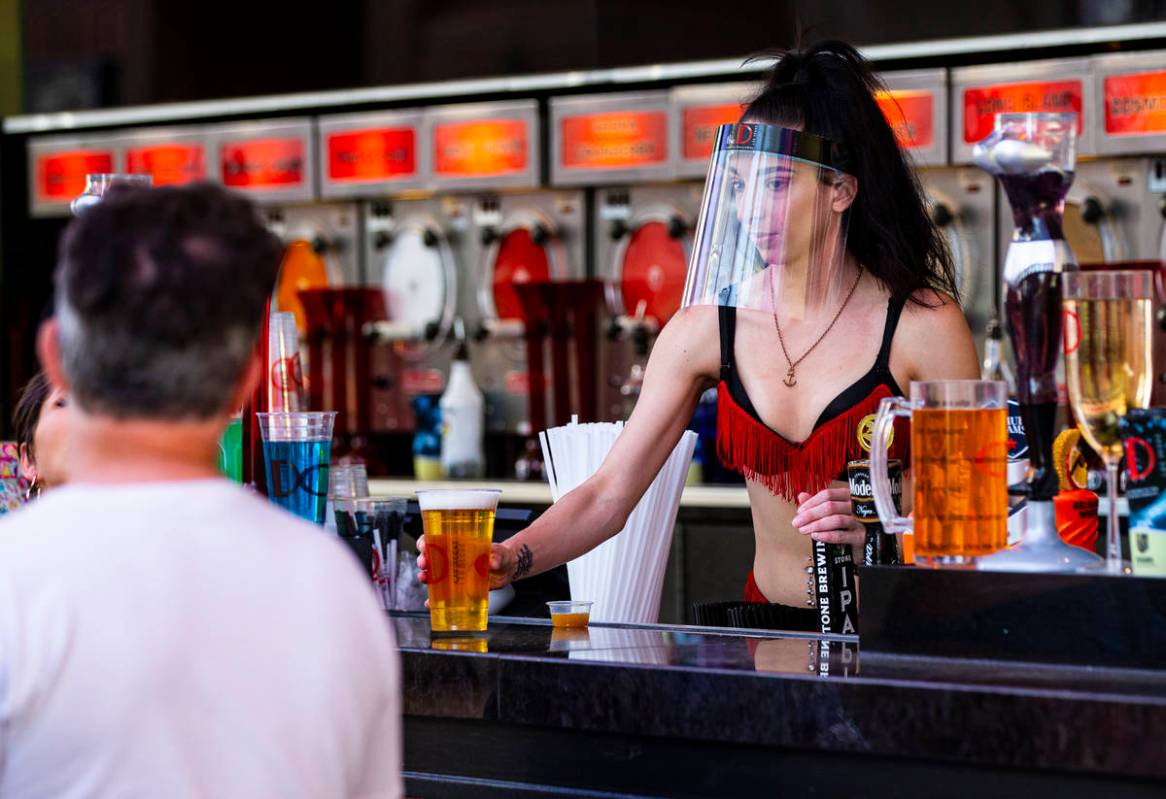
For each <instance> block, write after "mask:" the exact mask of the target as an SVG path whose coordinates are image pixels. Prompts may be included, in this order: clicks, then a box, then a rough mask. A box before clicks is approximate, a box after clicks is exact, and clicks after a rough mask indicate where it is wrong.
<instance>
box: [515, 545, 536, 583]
mask: <svg viewBox="0 0 1166 799" xmlns="http://www.w3.org/2000/svg"><path fill="white" fill-rule="evenodd" d="M532 566H534V554H533V553H532V552H531V551H530V547H528V546H527V545H526V544H523V545H522V547H521V548H520V549H519V550H518V563H517V564H516V565H515V567H514V579H515V580H517V579H519V578H521V577H525V576H526V575H527V574H529V573H530V569H531V567H532Z"/></svg>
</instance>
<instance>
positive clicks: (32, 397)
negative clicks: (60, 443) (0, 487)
mask: <svg viewBox="0 0 1166 799" xmlns="http://www.w3.org/2000/svg"><path fill="white" fill-rule="evenodd" d="M51 390H52V388H51V386H49V378H48V376H47V375H45V373H44V372H37V373H36V374H35V375H33V377H32V379H31V380H29V381H28V383H27V384H26V385H25V387H24V390H23V391H21V393H20V399H19V400H17V402H16V409H15V410H14V411H13V412H12V426H13V428H14V432H15V434H16V442H17V443H18V444H21V445H23V446H24V447H25V449H26V451H27V452H28V459H29V460H30V461H32V462H33V463H35V462H36V453H35V451H34V450H33V439H34V438H35V437H36V425H37V422H39V421H40V412H41V408H43V407H44V404H45V400H46V399H48V398H49V392H50V391H51Z"/></svg>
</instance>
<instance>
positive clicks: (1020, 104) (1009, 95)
mask: <svg viewBox="0 0 1166 799" xmlns="http://www.w3.org/2000/svg"><path fill="white" fill-rule="evenodd" d="M1081 92H1082V88H1081V81H1079V80H1053V81H1036V82H1033V83H1006V84H1002V85H999V86H973V87H971V88H968V89H964V97H963V101H964V131H963V136H964V142H965V143H966V144H975V143H976V142H978V141H980V140H981V139H983V138H984V137H985V136H987V135H988V134H989V133H991V132H992V129H993V127H994V126H995V124H996V119H995V117H996V114H1002V113H1008V112H1022V113H1023V112H1030V111H1047V112H1055V113H1063V112H1069V111H1073V112H1076V114H1077V132H1078V133H1080V132H1081V123H1082V120H1081Z"/></svg>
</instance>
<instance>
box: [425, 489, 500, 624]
mask: <svg viewBox="0 0 1166 799" xmlns="http://www.w3.org/2000/svg"><path fill="white" fill-rule="evenodd" d="M501 494H502V492H501V491H498V490H496V489H448V490H434V491H418V492H417V502H418V504H419V505H420V506H421V524H422V526H423V527H424V529H425V557H426V558H428V559H429V623H430V628H431V629H432V631H433V632H435V633H443V632H481V631H483V630H485V629H486V610H487V607H488V605H489V594H490V544H491V542H492V541H493V539H494V514H495V512H496V511H497V509H498V497H499V496H500V495H501Z"/></svg>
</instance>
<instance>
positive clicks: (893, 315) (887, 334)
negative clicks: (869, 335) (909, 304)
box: [875, 297, 903, 369]
mask: <svg viewBox="0 0 1166 799" xmlns="http://www.w3.org/2000/svg"><path fill="white" fill-rule="evenodd" d="M902 313H903V302H902V301H896V300H895V298H894V297H892V298H891V301H890V303H888V304H887V323H886V325H884V326H883V344H882V347H880V348H879V357H878V359H877V360H876V361H875V368H876V369H889V368H890V363H891V341H892V340H893V339H894V338H895V328H897V327H898V326H899V317H900V316H901V315H902Z"/></svg>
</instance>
